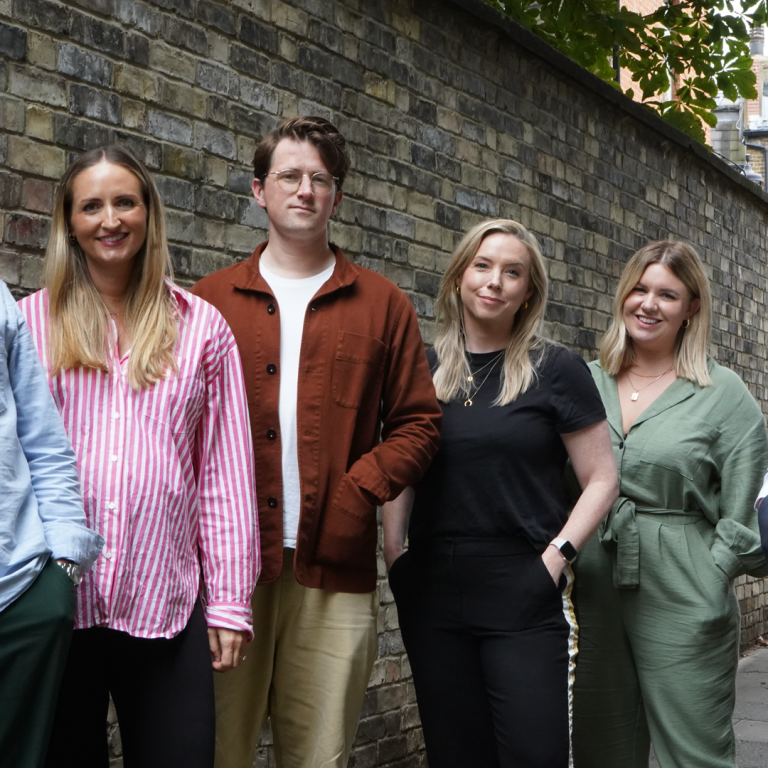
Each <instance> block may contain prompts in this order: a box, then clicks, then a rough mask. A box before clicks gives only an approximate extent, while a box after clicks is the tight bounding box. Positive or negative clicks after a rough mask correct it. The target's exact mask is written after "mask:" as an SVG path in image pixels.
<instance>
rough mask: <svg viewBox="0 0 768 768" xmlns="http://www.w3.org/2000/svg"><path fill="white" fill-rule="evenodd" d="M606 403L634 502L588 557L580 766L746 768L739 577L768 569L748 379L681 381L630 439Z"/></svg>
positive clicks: (580, 585) (718, 372)
mask: <svg viewBox="0 0 768 768" xmlns="http://www.w3.org/2000/svg"><path fill="white" fill-rule="evenodd" d="M590 369H591V371H592V375H593V377H594V379H595V382H596V384H597V387H598V390H599V391H600V395H601V396H602V398H603V403H604V405H605V410H606V412H607V415H608V423H609V425H610V429H611V439H612V441H613V448H614V452H615V455H616V463H617V464H618V470H619V482H620V491H619V493H620V495H619V499H618V501H617V502H616V504H615V505H614V506H613V509H612V510H611V512H610V514H609V516H608V518H607V520H606V521H605V522H604V523H603V524H602V526H601V527H600V529H599V531H598V533H597V534H596V535H595V536H593V537H592V539H591V540H590V542H589V543H588V544H587V545H586V546H585V547H584V549H583V551H582V552H581V553H580V555H579V558H578V560H577V561H576V566H575V570H576V579H575V585H576V591H575V596H576V608H577V616H578V622H579V656H578V661H577V667H576V683H575V691H574V735H573V750H574V765H575V768H647V766H648V758H649V749H650V742H651V741H652V742H653V746H654V750H655V752H656V756H657V758H658V760H659V764H660V765H661V768H736V762H735V759H734V749H735V740H734V734H733V727H732V724H731V717H732V714H733V707H734V701H735V686H736V669H737V663H738V651H739V624H740V613H739V606H738V602H737V601H736V596H735V594H734V590H733V579H734V577H736V576H739V575H741V574H744V573H749V574H752V575H754V576H763V575H766V574H767V573H768V567H767V566H766V562H765V559H764V557H763V554H762V551H761V547H760V535H759V533H758V527H757V513H756V512H755V510H754V507H753V504H754V501H755V498H756V496H757V493H758V491H759V490H760V487H761V484H762V480H763V475H764V474H765V470H766V467H767V466H768V435H767V434H766V429H765V421H764V419H763V415H762V413H761V411H760V408H759V407H758V405H757V403H756V402H755V400H754V399H753V398H752V396H751V395H750V393H749V391H748V390H747V388H746V386H745V385H744V383H743V382H742V381H741V379H740V378H739V377H738V376H737V375H736V374H735V373H733V372H732V371H730V370H728V369H726V368H723V367H721V366H719V365H717V364H716V363H714V362H713V361H710V363H709V372H710V376H711V377H712V384H711V386H707V387H699V386H697V385H695V384H693V383H691V382H690V381H687V380H685V379H677V380H676V381H675V382H674V383H673V384H671V385H670V386H669V388H668V389H667V390H666V391H665V392H664V393H663V394H662V395H661V396H660V397H659V398H658V399H657V400H655V401H654V402H653V403H652V404H651V405H650V406H649V407H648V408H647V409H646V410H645V411H644V412H643V413H642V415H641V416H640V417H638V419H637V421H635V423H634V424H633V425H632V427H631V428H630V430H629V433H628V434H627V436H626V437H625V436H624V435H623V433H622V420H621V409H620V406H619V397H618V390H617V387H616V379H615V377H613V376H610V375H608V374H607V373H605V372H604V371H603V370H602V368H601V367H600V365H599V364H598V363H596V362H595V363H592V364H591V365H590Z"/></svg>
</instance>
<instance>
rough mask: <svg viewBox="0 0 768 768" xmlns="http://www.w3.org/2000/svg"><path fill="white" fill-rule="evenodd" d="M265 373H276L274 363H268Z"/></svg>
mask: <svg viewBox="0 0 768 768" xmlns="http://www.w3.org/2000/svg"><path fill="white" fill-rule="evenodd" d="M267 373H270V374H271V373H277V366H276V365H275V364H274V363H270V364H269V365H268V366H267Z"/></svg>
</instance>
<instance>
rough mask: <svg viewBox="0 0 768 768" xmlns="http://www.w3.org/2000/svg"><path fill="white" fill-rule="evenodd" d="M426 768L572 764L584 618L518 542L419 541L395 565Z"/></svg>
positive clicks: (558, 767) (565, 587)
mask: <svg viewBox="0 0 768 768" xmlns="http://www.w3.org/2000/svg"><path fill="white" fill-rule="evenodd" d="M389 578H390V586H391V589H392V593H393V594H394V596H395V601H396V603H397V610H398V615H399V618H400V629H401V632H402V636H403V642H404V643H405V649H406V651H407V652H408V658H409V660H410V663H411V668H412V670H413V681H414V685H415V688H416V699H417V701H418V705H419V714H420V715H421V722H422V725H423V728H424V741H425V743H426V748H427V760H428V762H429V766H430V768H453V766H455V767H456V768H467V766H472V768H567V766H568V760H569V753H570V727H569V717H570V703H571V698H572V696H571V692H572V681H573V656H574V653H573V652H574V650H575V634H576V627H575V622H574V620H573V610H572V606H571V605H570V586H571V581H572V579H571V575H570V572H569V573H568V574H567V575H566V576H565V577H564V578H563V579H562V580H561V585H560V587H562V589H561V588H560V587H558V586H556V585H555V584H554V582H553V581H552V578H551V577H550V575H549V572H548V571H547V568H546V566H545V565H544V563H543V561H542V560H541V556H540V555H539V554H538V553H536V552H534V551H532V549H531V548H530V546H529V545H528V544H527V542H524V541H521V540H490V541H485V540H480V541H478V540H467V539H464V540H462V539H456V540H441V541H438V542H434V543H432V544H430V545H427V546H425V547H418V546H412V547H411V549H410V550H409V551H408V552H406V553H405V554H404V555H403V556H402V557H400V558H398V559H397V560H396V561H395V563H394V564H393V566H392V569H391V571H390V574H389Z"/></svg>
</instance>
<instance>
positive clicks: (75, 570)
mask: <svg viewBox="0 0 768 768" xmlns="http://www.w3.org/2000/svg"><path fill="white" fill-rule="evenodd" d="M56 565H58V566H59V568H62V569H63V570H64V572H65V573H66V574H67V576H69V578H70V579H72V583H73V584H74V585H75V586H76V587H78V586H80V582H81V581H82V580H83V569H82V568H81V567H80V566H79V565H78V564H77V563H72V562H70V561H69V560H57V561H56Z"/></svg>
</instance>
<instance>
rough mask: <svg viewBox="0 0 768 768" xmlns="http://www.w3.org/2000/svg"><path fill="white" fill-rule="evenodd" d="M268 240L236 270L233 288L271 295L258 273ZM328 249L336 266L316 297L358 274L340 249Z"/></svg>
mask: <svg viewBox="0 0 768 768" xmlns="http://www.w3.org/2000/svg"><path fill="white" fill-rule="evenodd" d="M268 243H269V240H265V241H264V242H263V243H261V245H259V246H258V248H256V250H255V251H254V252H253V255H252V256H251V258H250V259H248V261H246V262H244V263H243V269H242V270H238V271H237V272H236V273H235V276H234V279H233V280H232V285H233V286H234V287H235V288H239V289H240V290H243V291H260V292H261V293H268V294H270V296H271V295H272V289H271V288H270V287H269V285H268V284H267V281H266V280H265V279H264V277H263V276H262V274H261V272H260V271H259V260H260V259H261V254H262V253H263V252H264V249H265V248H266V247H267V244H268ZM328 245H329V247H330V249H331V250H332V251H333V253H334V256H335V257H336V265H335V266H334V268H333V274H332V275H331V276H330V277H329V278H328V280H327V282H326V283H325V285H323V287H322V288H321V289H320V290H319V291H318V292H317V294H316V295H317V296H323V295H325V294H328V293H332V292H333V291H337V290H339V289H340V288H344V287H346V286H348V285H352V283H354V282H355V280H357V278H358V275H359V274H360V268H359V267H357V266H356V265H355V264H352V263H351V262H350V261H348V260H347V257H346V256H345V255H344V253H343V251H342V250H341V248H339V247H338V246H337V245H334V244H333V243H328Z"/></svg>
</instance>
